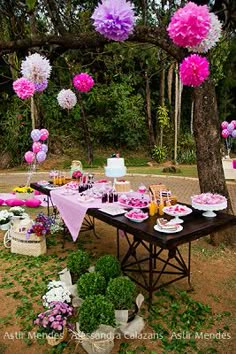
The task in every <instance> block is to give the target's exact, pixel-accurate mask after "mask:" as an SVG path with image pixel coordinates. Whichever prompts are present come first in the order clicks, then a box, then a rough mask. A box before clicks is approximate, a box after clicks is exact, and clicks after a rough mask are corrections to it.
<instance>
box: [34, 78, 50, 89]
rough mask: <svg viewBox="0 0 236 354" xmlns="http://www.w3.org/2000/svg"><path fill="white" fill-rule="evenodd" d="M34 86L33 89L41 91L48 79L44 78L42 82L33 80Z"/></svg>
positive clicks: (46, 84)
mask: <svg viewBox="0 0 236 354" xmlns="http://www.w3.org/2000/svg"><path fill="white" fill-rule="evenodd" d="M34 87H35V91H37V92H43V91H44V90H45V89H46V88H47V87H48V80H44V81H43V82H35V83H34Z"/></svg>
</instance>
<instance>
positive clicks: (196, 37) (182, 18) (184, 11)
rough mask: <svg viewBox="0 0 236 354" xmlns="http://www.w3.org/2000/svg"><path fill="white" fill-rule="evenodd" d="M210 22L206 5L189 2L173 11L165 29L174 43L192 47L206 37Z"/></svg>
mask: <svg viewBox="0 0 236 354" xmlns="http://www.w3.org/2000/svg"><path fill="white" fill-rule="evenodd" d="M210 24H211V19H210V14H209V10H208V7H207V6H206V5H204V6H198V5H196V4H194V3H193V2H189V3H187V4H186V5H185V6H184V7H183V8H180V9H179V10H177V11H176V12H175V13H174V15H173V16H172V18H171V21H170V24H169V26H168V28H167V31H168V34H169V37H170V38H171V39H172V40H173V42H174V43H175V44H176V45H178V46H180V47H193V46H196V45H198V44H199V43H201V41H202V40H203V39H204V38H206V36H207V34H208V32H209V30H210Z"/></svg>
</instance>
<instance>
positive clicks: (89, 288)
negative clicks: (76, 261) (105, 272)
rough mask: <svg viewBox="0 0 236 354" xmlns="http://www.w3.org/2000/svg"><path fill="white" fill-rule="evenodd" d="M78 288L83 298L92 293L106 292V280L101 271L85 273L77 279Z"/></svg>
mask: <svg viewBox="0 0 236 354" xmlns="http://www.w3.org/2000/svg"><path fill="white" fill-rule="evenodd" d="M77 290H78V295H79V297H81V298H82V299H85V298H86V297H88V296H90V295H98V294H105V291H106V280H105V278H104V277H103V276H102V274H101V273H98V272H93V273H85V274H83V275H81V277H80V278H79V280H78V281H77Z"/></svg>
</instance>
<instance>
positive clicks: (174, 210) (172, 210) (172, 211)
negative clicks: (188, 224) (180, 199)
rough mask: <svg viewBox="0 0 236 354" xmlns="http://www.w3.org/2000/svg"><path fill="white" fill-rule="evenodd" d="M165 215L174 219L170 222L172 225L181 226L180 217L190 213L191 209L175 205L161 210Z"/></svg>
mask: <svg viewBox="0 0 236 354" xmlns="http://www.w3.org/2000/svg"><path fill="white" fill-rule="evenodd" d="M163 211H164V213H165V214H167V215H170V216H174V219H172V220H171V221H170V223H173V224H182V223H183V222H184V220H182V219H180V216H186V215H189V214H191V213H192V209H191V208H188V207H187V206H185V205H181V204H176V205H172V206H166V207H164V208H163Z"/></svg>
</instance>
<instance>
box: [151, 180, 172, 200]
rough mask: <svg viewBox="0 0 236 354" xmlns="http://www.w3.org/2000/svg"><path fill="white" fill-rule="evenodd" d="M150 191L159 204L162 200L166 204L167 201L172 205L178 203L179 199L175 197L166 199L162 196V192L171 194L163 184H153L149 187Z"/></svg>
mask: <svg viewBox="0 0 236 354" xmlns="http://www.w3.org/2000/svg"><path fill="white" fill-rule="evenodd" d="M149 190H150V192H151V194H152V195H153V197H154V199H155V200H156V201H157V202H159V201H160V199H162V200H163V202H164V204H165V203H166V202H167V201H170V202H171V204H172V205H174V204H176V203H177V197H176V196H174V195H171V196H169V197H165V196H163V195H160V194H161V192H169V190H168V188H167V187H166V186H165V185H164V184H161V183H160V184H151V185H150V186H149Z"/></svg>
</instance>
